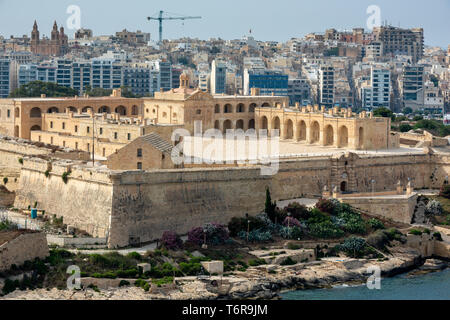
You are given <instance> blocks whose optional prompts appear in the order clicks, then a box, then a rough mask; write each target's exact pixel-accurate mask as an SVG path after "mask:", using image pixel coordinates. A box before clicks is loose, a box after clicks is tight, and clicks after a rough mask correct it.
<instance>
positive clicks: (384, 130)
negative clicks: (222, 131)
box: [255, 107, 398, 150]
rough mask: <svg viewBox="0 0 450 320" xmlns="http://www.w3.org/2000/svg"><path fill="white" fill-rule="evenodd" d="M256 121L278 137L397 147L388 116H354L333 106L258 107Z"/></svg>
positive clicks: (350, 146) (375, 147)
mask: <svg viewBox="0 0 450 320" xmlns="http://www.w3.org/2000/svg"><path fill="white" fill-rule="evenodd" d="M255 121H256V130H260V129H263V130H268V132H269V133H268V134H269V135H271V134H272V135H277V134H276V131H272V130H278V133H279V136H280V139H281V140H287V141H293V142H301V143H305V144H312V145H319V146H326V147H334V148H348V149H353V150H380V149H389V148H392V147H398V146H396V142H395V141H394V140H392V141H391V140H390V139H391V137H390V136H391V135H390V119H388V118H375V117H373V116H372V114H368V113H365V112H363V113H361V114H359V115H356V114H354V113H352V112H351V111H350V110H346V109H343V110H340V109H336V108H334V109H333V110H329V111H328V112H325V110H324V109H322V110H319V109H318V108H317V107H316V108H315V109H313V108H312V107H309V108H302V109H301V110H300V109H295V108H290V109H286V108H283V109H281V108H257V109H256V117H255Z"/></svg>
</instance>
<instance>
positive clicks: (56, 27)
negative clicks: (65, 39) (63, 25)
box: [52, 21, 59, 41]
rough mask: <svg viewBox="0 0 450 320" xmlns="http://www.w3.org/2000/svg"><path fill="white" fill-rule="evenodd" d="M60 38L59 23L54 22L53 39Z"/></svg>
mask: <svg viewBox="0 0 450 320" xmlns="http://www.w3.org/2000/svg"><path fill="white" fill-rule="evenodd" d="M58 40H59V32H58V24H57V23H56V21H55V23H54V24H53V30H52V41H58Z"/></svg>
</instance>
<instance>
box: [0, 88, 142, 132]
mask: <svg viewBox="0 0 450 320" xmlns="http://www.w3.org/2000/svg"><path fill="white" fill-rule="evenodd" d="M141 108H142V100H140V99H127V98H123V97H121V94H120V89H118V90H114V92H113V95H112V96H111V97H95V98H89V97H74V98H46V97H45V96H43V97H41V98H17V99H16V98H15V99H0V110H1V111H0V112H1V116H0V134H5V135H9V136H12V137H19V138H23V139H30V138H31V131H40V130H42V128H43V118H44V117H43V115H44V114H51V113H66V112H68V111H71V112H73V113H76V114H82V113H87V112H88V110H92V111H93V112H94V113H108V114H109V113H118V114H120V115H121V116H127V117H133V118H137V117H138V116H139V114H141V113H142V112H141Z"/></svg>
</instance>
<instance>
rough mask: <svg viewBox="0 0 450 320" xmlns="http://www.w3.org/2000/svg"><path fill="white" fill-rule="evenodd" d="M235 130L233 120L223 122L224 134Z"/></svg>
mask: <svg viewBox="0 0 450 320" xmlns="http://www.w3.org/2000/svg"><path fill="white" fill-rule="evenodd" d="M231 129H233V122H231V120H225V121H224V122H223V133H227V130H231Z"/></svg>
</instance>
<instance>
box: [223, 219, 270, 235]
mask: <svg viewBox="0 0 450 320" xmlns="http://www.w3.org/2000/svg"><path fill="white" fill-rule="evenodd" d="M249 221H250V224H249V223H248V222H249ZM249 227H250V231H253V230H258V229H263V228H264V227H265V224H264V223H263V221H261V220H260V219H257V218H255V217H251V216H250V217H248V219H246V218H238V217H233V218H231V220H230V222H229V223H228V230H229V231H230V235H231V236H232V237H236V236H237V235H238V234H239V232H241V231H244V232H247V229H248V228H249Z"/></svg>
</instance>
